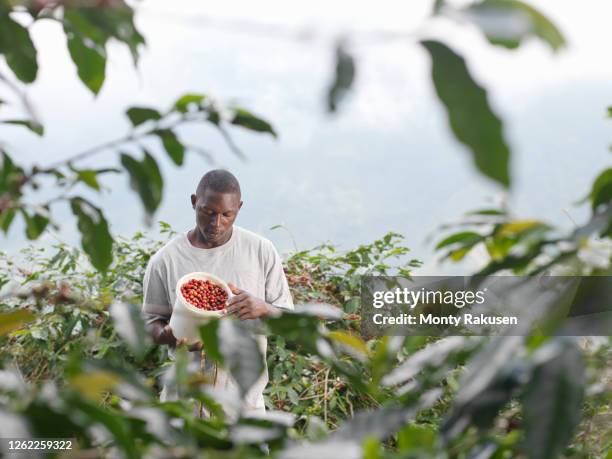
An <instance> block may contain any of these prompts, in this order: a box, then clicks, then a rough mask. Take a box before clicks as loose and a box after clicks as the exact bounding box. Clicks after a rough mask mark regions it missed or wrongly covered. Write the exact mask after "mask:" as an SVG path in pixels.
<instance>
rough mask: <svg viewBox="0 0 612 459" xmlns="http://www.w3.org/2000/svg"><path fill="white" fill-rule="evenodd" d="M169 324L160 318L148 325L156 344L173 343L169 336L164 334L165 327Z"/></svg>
mask: <svg viewBox="0 0 612 459" xmlns="http://www.w3.org/2000/svg"><path fill="white" fill-rule="evenodd" d="M166 325H168V322H166V321H165V320H162V319H159V320H156V321H154V322H151V323H150V324H148V325H147V327H146V328H147V330H148V332H149V334H150V335H151V337H152V338H153V342H154V343H155V344H171V343H170V342H169V341H168V337H167V336H166V335H165V334H164V327H165V326H166Z"/></svg>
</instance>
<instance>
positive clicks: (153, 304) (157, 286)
mask: <svg viewBox="0 0 612 459" xmlns="http://www.w3.org/2000/svg"><path fill="white" fill-rule="evenodd" d="M142 291H143V292H142V293H143V294H142V298H143V302H142V316H143V319H144V321H145V323H146V324H147V325H148V324H150V323H152V322H154V321H156V320H165V321H169V320H170V315H171V314H172V307H171V305H170V303H169V301H170V300H169V296H168V290H167V286H166V282H165V280H164V277H163V276H162V274H161V271H160V267H159V266H157V264H156V263H155V262H154V259H153V258H151V260H149V264H148V265H147V269H146V271H145V275H144V279H143V283H142Z"/></svg>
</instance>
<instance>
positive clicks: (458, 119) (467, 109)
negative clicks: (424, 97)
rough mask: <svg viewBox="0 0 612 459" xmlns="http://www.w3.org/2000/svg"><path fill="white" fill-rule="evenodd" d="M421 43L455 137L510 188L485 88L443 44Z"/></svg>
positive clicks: (507, 153)
mask: <svg viewBox="0 0 612 459" xmlns="http://www.w3.org/2000/svg"><path fill="white" fill-rule="evenodd" d="M421 44H422V45H423V46H424V47H425V49H426V50H427V51H428V52H429V54H430V56H431V60H432V79H433V83H434V86H435V88H436V93H437V94H438V97H439V98H440V101H441V102H442V104H443V105H444V107H445V109H446V113H447V115H448V121H449V123H450V126H451V129H452V131H453V133H454V134H455V137H456V138H457V140H459V141H460V142H461V143H463V144H464V145H465V146H466V147H468V148H469V149H470V150H471V152H472V155H473V159H474V164H475V165H476V167H477V168H478V170H479V171H480V172H481V173H483V174H484V175H486V176H487V177H489V178H491V179H493V180H495V181H496V182H498V183H500V184H501V185H503V186H504V187H509V186H510V176H509V171H508V167H509V166H508V163H509V159H510V150H509V148H508V145H507V144H506V140H505V139H504V135H503V132H502V123H501V121H500V119H499V118H498V117H497V115H495V113H493V110H492V109H491V107H490V105H489V101H488V98H487V93H486V91H485V90H484V89H483V88H482V87H480V86H479V85H478V84H477V83H476V82H475V81H474V79H473V78H472V76H471V75H470V73H469V71H468V69H467V66H466V64H465V60H464V59H463V58H462V57H461V56H459V55H458V54H456V53H455V52H453V51H452V50H451V49H449V48H448V47H447V46H446V45H445V44H443V43H441V42H439V41H433V40H428V41H423V42H421Z"/></svg>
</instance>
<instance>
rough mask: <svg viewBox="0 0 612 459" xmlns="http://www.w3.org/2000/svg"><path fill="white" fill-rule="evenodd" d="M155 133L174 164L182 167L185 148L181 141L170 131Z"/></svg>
mask: <svg viewBox="0 0 612 459" xmlns="http://www.w3.org/2000/svg"><path fill="white" fill-rule="evenodd" d="M153 133H154V134H156V135H157V136H158V137H159V138H160V139H161V141H162V144H163V146H164V149H165V150H166V153H168V156H170V159H172V161H174V164H176V165H177V166H182V165H183V160H184V159H185V146H184V145H183V144H182V143H181V142H180V141H179V139H178V138H177V137H176V134H175V133H174V132H173V131H171V130H170V129H156V130H155V131H153Z"/></svg>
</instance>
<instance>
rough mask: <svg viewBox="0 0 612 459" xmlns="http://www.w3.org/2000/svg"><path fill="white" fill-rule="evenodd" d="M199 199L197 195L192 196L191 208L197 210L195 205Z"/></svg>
mask: <svg viewBox="0 0 612 459" xmlns="http://www.w3.org/2000/svg"><path fill="white" fill-rule="evenodd" d="M196 201H197V198H196V195H195V194H192V195H191V207H193V208H194V209H195V204H196Z"/></svg>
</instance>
